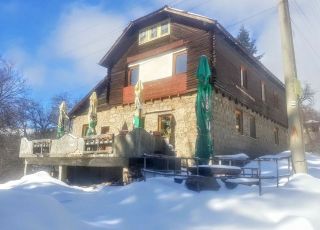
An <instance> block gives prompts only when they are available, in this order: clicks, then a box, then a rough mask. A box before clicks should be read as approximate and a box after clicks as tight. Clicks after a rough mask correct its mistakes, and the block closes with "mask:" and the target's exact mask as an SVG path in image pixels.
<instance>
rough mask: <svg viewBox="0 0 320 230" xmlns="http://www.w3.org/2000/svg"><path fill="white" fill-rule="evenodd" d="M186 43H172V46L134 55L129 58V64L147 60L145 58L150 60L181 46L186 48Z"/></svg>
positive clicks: (180, 41) (181, 41)
mask: <svg viewBox="0 0 320 230" xmlns="http://www.w3.org/2000/svg"><path fill="white" fill-rule="evenodd" d="M186 43H187V42H186V41H184V40H179V41H176V42H172V43H170V44H167V45H164V46H161V47H159V48H155V49H153V50H149V51H146V52H143V53H141V54H137V55H134V56H130V57H127V63H132V62H136V61H139V60H141V59H145V58H149V57H152V56H156V55H158V54H161V53H163V52H166V51H169V50H173V49H176V48H179V47H181V46H184V45H186Z"/></svg>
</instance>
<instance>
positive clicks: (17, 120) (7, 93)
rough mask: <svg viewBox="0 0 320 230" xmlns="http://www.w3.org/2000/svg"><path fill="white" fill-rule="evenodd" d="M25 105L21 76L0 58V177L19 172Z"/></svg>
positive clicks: (12, 176)
mask: <svg viewBox="0 0 320 230" xmlns="http://www.w3.org/2000/svg"><path fill="white" fill-rule="evenodd" d="M26 104H28V99H27V88H26V84H25V81H24V79H23V78H22V77H21V75H20V74H19V73H18V71H16V69H15V68H14V66H13V65H12V64H11V63H9V62H8V61H6V60H4V59H3V58H1V57H0V180H3V179H13V178H15V177H17V176H20V175H21V172H22V161H21V160H20V159H19V146H20V130H21V127H23V124H26V117H25V116H24V111H25V108H26ZM25 127H26V126H25Z"/></svg>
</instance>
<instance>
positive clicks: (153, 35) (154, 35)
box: [150, 26, 158, 39]
mask: <svg viewBox="0 0 320 230" xmlns="http://www.w3.org/2000/svg"><path fill="white" fill-rule="evenodd" d="M157 34H158V28H157V26H152V27H151V28H150V39H155V38H157Z"/></svg>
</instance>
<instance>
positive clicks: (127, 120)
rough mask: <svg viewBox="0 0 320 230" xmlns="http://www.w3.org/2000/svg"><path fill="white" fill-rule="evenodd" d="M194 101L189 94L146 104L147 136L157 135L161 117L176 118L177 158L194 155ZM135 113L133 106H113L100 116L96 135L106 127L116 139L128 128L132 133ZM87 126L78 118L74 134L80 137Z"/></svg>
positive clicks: (173, 141) (82, 119) (172, 138)
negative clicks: (154, 133) (83, 128)
mask: <svg viewBox="0 0 320 230" xmlns="http://www.w3.org/2000/svg"><path fill="white" fill-rule="evenodd" d="M195 99H196V93H190V94H188V95H184V96H180V97H179V96H177V97H172V98H166V99H162V100H154V101H147V102H146V103H144V104H143V117H144V120H145V122H144V128H145V130H146V131H148V132H153V131H158V117H159V115H167V114H170V115H172V116H173V122H172V123H173V124H172V137H171V138H170V144H172V145H173V146H174V149H175V151H176V152H177V156H192V155H193V154H194V148H195V140H196V135H197V129H196V114H195V109H194V107H195V106H194V105H195ZM134 110H135V109H134V104H131V105H120V106H114V107H110V108H107V109H106V110H104V111H101V112H98V123H97V126H96V131H97V134H100V130H101V128H102V127H103V126H109V128H110V129H109V132H110V133H114V134H115V135H117V134H119V132H120V130H122V129H123V126H124V125H125V124H126V125H127V128H128V130H132V129H133V122H132V121H133V114H134ZM84 124H88V118H87V115H81V116H77V117H75V118H74V119H73V122H72V134H73V135H75V136H77V137H80V136H81V134H82V127H83V125H84Z"/></svg>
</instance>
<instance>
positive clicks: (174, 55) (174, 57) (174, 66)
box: [172, 50, 188, 76]
mask: <svg viewBox="0 0 320 230" xmlns="http://www.w3.org/2000/svg"><path fill="white" fill-rule="evenodd" d="M181 54H187V50H183V51H180V52H177V53H174V54H173V60H172V75H173V76H175V75H179V74H183V73H186V72H187V71H188V70H187V69H188V63H186V65H187V69H186V71H185V72H183V73H178V74H177V73H176V65H177V57H178V56H179V55H181ZM187 58H188V56H187ZM187 62H188V61H187Z"/></svg>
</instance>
